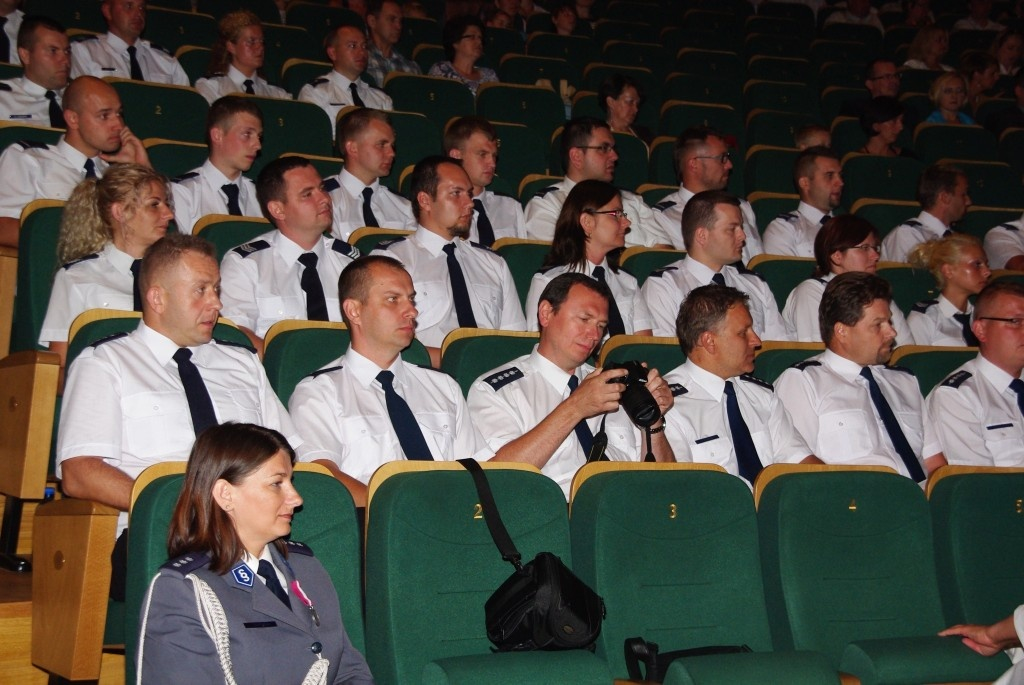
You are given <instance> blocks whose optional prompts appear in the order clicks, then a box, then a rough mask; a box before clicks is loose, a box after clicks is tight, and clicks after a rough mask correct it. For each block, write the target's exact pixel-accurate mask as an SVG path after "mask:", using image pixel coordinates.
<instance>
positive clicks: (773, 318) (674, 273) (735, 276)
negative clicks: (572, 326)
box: [640, 257, 790, 340]
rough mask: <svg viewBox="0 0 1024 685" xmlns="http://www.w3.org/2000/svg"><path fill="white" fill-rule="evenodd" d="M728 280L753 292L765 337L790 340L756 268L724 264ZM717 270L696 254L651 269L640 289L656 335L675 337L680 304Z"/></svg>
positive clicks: (753, 309) (757, 327)
mask: <svg viewBox="0 0 1024 685" xmlns="http://www.w3.org/2000/svg"><path fill="white" fill-rule="evenodd" d="M721 274H722V277H723V278H724V279H725V284H726V285H728V286H730V287H733V288H736V289H737V290H740V291H742V292H745V293H746V294H747V295H749V296H750V302H749V303H748V307H747V308H748V309H749V310H750V317H751V318H752V319H753V320H754V332H755V333H757V335H758V337H760V338H761V339H763V340H789V339H790V332H789V329H788V328H787V327H786V322H785V321H783V320H782V315H781V314H780V313H779V305H778V304H776V302H775V296H774V295H772V291H771V289H770V288H769V287H768V283H767V282H766V281H765V280H764V279H763V278H762V277H761V276H759V275H758V274H756V273H754V272H752V271H739V270H738V269H737V268H736V267H734V266H723V267H722V271H721ZM714 275H715V272H714V271H712V270H711V269H710V268H708V267H707V266H705V265H704V264H702V263H700V262H698V261H697V260H696V259H693V258H692V257H685V258H683V259H680V260H678V261H675V262H672V263H671V264H669V265H668V266H666V267H664V268H663V269H658V270H656V271H654V272H652V273H651V275H650V276H648V277H647V280H646V281H644V285H643V288H641V290H640V292H641V294H642V297H643V300H644V302H646V303H647V309H648V311H650V313H651V319H652V320H653V321H654V335H664V336H671V337H674V336H675V334H676V316H678V315H679V306H680V305H681V304H682V303H683V300H685V299H686V296H687V295H689V294H690V291H691V290H693V289H694V288H699V287H700V286H702V285H710V284H711V283H712V280H711V277H712V276H714Z"/></svg>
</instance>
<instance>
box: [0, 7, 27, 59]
mask: <svg viewBox="0 0 1024 685" xmlns="http://www.w3.org/2000/svg"><path fill="white" fill-rule="evenodd" d="M24 18H25V13H24V12H22V11H21V10H13V11H12V12H11V13H10V14H8V15H7V23H6V24H4V33H6V34H7V43H8V45H10V46H11V54H9V55H0V62H10V63H11V64H21V57H19V56H18V31H19V30H20V29H21V22H22V20H23V19H24Z"/></svg>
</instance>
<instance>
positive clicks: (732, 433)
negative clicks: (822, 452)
mask: <svg viewBox="0 0 1024 685" xmlns="http://www.w3.org/2000/svg"><path fill="white" fill-rule="evenodd" d="M747 301H748V297H747V295H746V294H745V293H743V292H741V291H739V290H737V289H735V288H730V287H728V286H722V285H705V286H701V287H700V288H695V289H693V290H691V291H690V294H689V295H688V296H687V298H686V300H685V301H684V302H683V304H682V306H681V307H680V308H679V315H678V316H677V317H676V334H677V335H678V337H679V345H680V347H682V349H683V352H684V353H685V354H686V361H685V362H684V363H683V364H681V365H680V366H678V367H676V368H675V369H673V370H672V371H670V372H669V373H667V374H666V375H665V381H666V382H668V384H669V388H670V389H671V390H672V395H673V396H674V397H675V398H676V402H675V405H674V409H673V410H672V411H670V412H668V413H666V415H665V419H666V421H667V424H668V425H667V427H666V431H665V435H666V436H668V440H669V442H671V443H672V444H673V445H675V446H676V447H677V449H678V448H679V447H680V446H681V445H686V446H687V447H688V448H689V452H690V459H689V460H692V461H695V462H707V463H710V464H718V465H719V466H721V467H723V468H724V469H725V470H726V471H728V472H729V473H731V474H733V475H737V476H740V477H741V478H743V479H744V480H745V481H747V482H748V483H751V484H752V483H753V482H754V478H756V477H757V474H758V473H760V472H761V469H763V468H764V467H765V466H768V465H769V464H774V463H791V464H792V463H798V462H804V463H814V464H820V463H821V462H820V461H819V460H818V458H817V457H815V456H814V455H813V454H811V453H810V452H811V451H810V450H809V449H808V448H807V444H806V443H805V442H804V440H803V438H801V437H800V434H799V433H798V432H797V430H796V428H794V426H793V421H792V419H791V418H790V416H789V414H788V413H787V412H786V408H785V407H783V406H782V402H780V401H779V399H778V398H777V397H776V396H775V391H774V389H773V388H772V386H771V384H770V383H766V382H764V381H762V380H759V379H757V378H755V377H754V376H752V375H750V373H751V372H752V371H753V370H754V350H756V349H757V348H758V347H760V346H761V339H760V338H758V337H757V333H755V332H754V328H753V319H752V318H751V316H750V311H749V310H748V309H747ZM680 451H681V450H680ZM679 461H683V459H679Z"/></svg>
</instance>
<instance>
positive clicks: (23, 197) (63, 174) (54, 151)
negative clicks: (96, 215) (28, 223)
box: [0, 136, 108, 219]
mask: <svg viewBox="0 0 1024 685" xmlns="http://www.w3.org/2000/svg"><path fill="white" fill-rule="evenodd" d="M86 159H88V158H87V157H86V156H85V155H84V154H82V153H81V152H79V151H78V150H76V149H75V148H73V147H71V146H70V145H68V143H67V141H66V140H64V138H63V136H62V137H61V139H60V141H58V143H57V144H56V145H47V144H46V143H39V142H35V141H28V140H22V141H19V142H17V143H13V144H12V145H9V146H7V149H6V150H4V152H3V154H2V155H0V178H2V179H3V180H4V182H3V186H2V187H0V216H4V217H10V218H12V219H17V218H19V217H20V216H21V210H22V209H24V208H25V205H27V204H28V203H29V202H31V201H32V200H38V199H40V198H47V199H51V200H67V199H68V198H69V197H70V196H71V191H72V190H74V189H75V186H77V185H78V184H79V183H81V182H82V179H84V178H85V162H86ZM92 162H93V165H94V168H95V170H96V176H97V177H102V176H103V173H104V172H105V171H106V170H107V166H108V165H107V163H106V162H104V161H103V160H102V159H100V158H99V157H93V158H92Z"/></svg>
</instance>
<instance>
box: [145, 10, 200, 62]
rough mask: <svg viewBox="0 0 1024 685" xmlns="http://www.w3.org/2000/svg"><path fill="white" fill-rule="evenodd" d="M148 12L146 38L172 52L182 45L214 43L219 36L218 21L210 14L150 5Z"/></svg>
mask: <svg viewBox="0 0 1024 685" xmlns="http://www.w3.org/2000/svg"><path fill="white" fill-rule="evenodd" d="M146 14H147V16H146V39H147V40H150V41H152V42H154V43H156V44H157V45H160V46H161V47H163V48H165V49H167V50H170V51H171V54H174V52H175V50H177V49H178V48H180V47H181V46H182V45H213V42H214V41H215V40H216V38H217V22H216V21H215V20H214V18H213V17H211V16H210V15H209V14H195V13H193V12H182V11H180V10H173V9H164V8H162V7H148V8H147V9H146Z"/></svg>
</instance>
